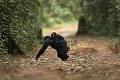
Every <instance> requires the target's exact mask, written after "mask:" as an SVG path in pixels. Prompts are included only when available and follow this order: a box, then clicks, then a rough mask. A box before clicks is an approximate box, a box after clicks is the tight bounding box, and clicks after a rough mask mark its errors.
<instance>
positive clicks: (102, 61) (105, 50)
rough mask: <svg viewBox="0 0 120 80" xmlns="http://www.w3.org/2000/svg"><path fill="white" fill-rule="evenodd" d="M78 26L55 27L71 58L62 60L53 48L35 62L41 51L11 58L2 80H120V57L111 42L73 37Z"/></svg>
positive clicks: (5, 66) (6, 65) (0, 70)
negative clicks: (37, 54)
mask: <svg viewBox="0 0 120 80" xmlns="http://www.w3.org/2000/svg"><path fill="white" fill-rule="evenodd" d="M76 25H77V24H73V25H70V26H69V25H68V26H66V25H61V26H60V27H59V28H53V29H51V31H50V32H48V33H44V36H45V35H49V34H50V33H51V32H53V31H55V32H57V33H58V34H61V35H62V36H65V37H67V36H70V37H67V38H66V39H67V41H68V45H69V46H70V48H71V49H70V51H69V52H68V54H69V55H70V58H69V59H68V60H67V61H61V60H60V59H59V58H57V56H56V51H55V50H53V49H52V48H51V47H48V49H47V50H46V51H45V53H44V54H43V55H42V56H41V57H40V58H39V60H38V61H36V60H35V59H34V58H35V56H36V53H37V52H38V51H39V48H35V49H34V50H33V51H31V52H30V54H29V55H28V56H25V57H24V58H23V57H19V58H18V57H10V59H9V61H6V62H5V64H3V65H2V66H1V68H0V80H120V77H119V75H120V55H119V54H118V50H117V49H116V48H115V47H114V43H113V42H112V41H111V40H107V39H102V38H99V37H89V36H81V37H73V36H71V35H74V34H75V33H76V30H77V27H76Z"/></svg>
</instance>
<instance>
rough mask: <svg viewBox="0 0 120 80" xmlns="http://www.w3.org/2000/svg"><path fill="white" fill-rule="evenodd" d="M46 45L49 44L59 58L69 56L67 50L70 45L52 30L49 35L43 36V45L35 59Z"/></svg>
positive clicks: (63, 58)
mask: <svg viewBox="0 0 120 80" xmlns="http://www.w3.org/2000/svg"><path fill="white" fill-rule="evenodd" d="M48 46H51V47H52V48H53V49H55V50H56V51H57V56H58V58H60V59H61V60H63V61H64V60H67V59H68V58H69V56H68V55H67V52H68V51H69V49H70V47H69V46H67V41H65V39H64V38H63V37H62V36H61V35H59V34H57V33H56V32H52V34H51V36H45V37H44V43H43V46H42V48H41V49H40V51H39V53H38V54H37V56H36V60H37V59H38V57H39V56H41V55H42V54H43V53H44V51H45V50H46V48H47V47H48Z"/></svg>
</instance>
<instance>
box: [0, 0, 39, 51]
mask: <svg viewBox="0 0 120 80" xmlns="http://www.w3.org/2000/svg"><path fill="white" fill-rule="evenodd" d="M38 8H39V7H38V1H37V0H30V1H28V0H1V1H0V11H1V12H0V33H1V32H5V33H7V34H11V35H12V37H13V38H14V39H15V40H16V41H17V43H18V45H20V46H21V47H22V48H23V49H26V48H28V46H30V45H33V44H32V43H33V42H34V41H35V36H36V30H37V29H38V28H39V25H38V22H37V15H38V14H39V12H38ZM8 32H9V33H8ZM0 39H1V38H0ZM0 43H3V42H2V40H0ZM1 46H3V45H2V44H1Z"/></svg>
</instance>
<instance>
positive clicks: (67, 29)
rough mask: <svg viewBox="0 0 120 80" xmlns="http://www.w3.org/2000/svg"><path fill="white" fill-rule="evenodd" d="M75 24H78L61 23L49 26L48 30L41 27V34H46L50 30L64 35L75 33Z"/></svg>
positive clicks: (49, 32) (48, 33)
mask: <svg viewBox="0 0 120 80" xmlns="http://www.w3.org/2000/svg"><path fill="white" fill-rule="evenodd" d="M77 26H78V24H77V23H76V22H74V23H70V24H64V23H63V24H61V25H59V26H57V27H55V28H51V29H50V30H49V31H48V32H44V29H43V36H48V35H50V34H51V33H52V32H56V33H58V34H60V35H62V36H64V37H67V36H72V35H75V34H76V32H77Z"/></svg>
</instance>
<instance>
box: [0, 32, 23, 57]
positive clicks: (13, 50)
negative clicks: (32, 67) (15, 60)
mask: <svg viewBox="0 0 120 80" xmlns="http://www.w3.org/2000/svg"><path fill="white" fill-rule="evenodd" d="M2 39H4V45H5V47H6V48H7V49H8V54H10V55H25V53H24V52H23V51H22V50H21V49H20V47H19V46H18V45H17V43H16V42H15V40H14V39H13V38H12V37H11V35H10V34H8V33H6V32H2Z"/></svg>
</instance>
